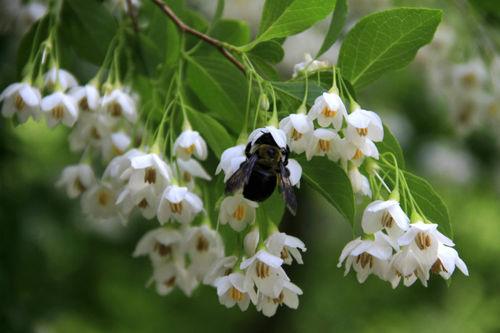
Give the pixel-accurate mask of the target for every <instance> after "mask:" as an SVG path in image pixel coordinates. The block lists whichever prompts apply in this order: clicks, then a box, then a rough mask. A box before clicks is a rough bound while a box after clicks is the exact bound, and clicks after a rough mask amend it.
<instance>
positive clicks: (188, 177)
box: [182, 171, 193, 183]
mask: <svg viewBox="0 0 500 333" xmlns="http://www.w3.org/2000/svg"><path fill="white" fill-rule="evenodd" d="M182 179H183V180H184V181H185V182H186V183H189V182H191V180H192V179H193V176H191V174H190V173H189V172H187V171H185V172H184V173H183V174H182Z"/></svg>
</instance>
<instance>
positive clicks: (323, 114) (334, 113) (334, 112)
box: [308, 92, 347, 131]
mask: <svg viewBox="0 0 500 333" xmlns="http://www.w3.org/2000/svg"><path fill="white" fill-rule="evenodd" d="M308 116H309V118H310V119H311V120H314V119H317V120H318V124H319V125H320V126H321V127H328V126H330V125H332V126H333V128H335V130H336V131H339V130H340V129H341V128H342V121H343V120H344V118H346V117H347V111H346V108H345V105H344V103H343V102H342V100H341V99H340V96H339V95H338V94H337V93H334V92H331V93H330V92H325V93H323V94H322V95H321V96H318V97H317V98H316V100H315V101H314V104H313V106H312V107H311V110H310V111H309V114H308Z"/></svg>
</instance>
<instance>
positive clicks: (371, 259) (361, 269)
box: [337, 231, 396, 283]
mask: <svg viewBox="0 0 500 333" xmlns="http://www.w3.org/2000/svg"><path fill="white" fill-rule="evenodd" d="M395 246H396V245H395V244H393V242H392V241H391V240H390V238H389V237H388V236H387V235H385V234H384V233H382V232H380V231H379V232H377V233H375V235H374V239H373V240H372V239H363V240H362V239H361V238H360V237H358V238H356V239H355V240H352V241H350V242H349V243H347V245H346V246H345V247H344V249H343V250H342V253H341V254H340V258H339V263H338V264H337V267H341V266H342V263H343V262H344V260H345V273H344V275H347V273H349V271H350V270H351V266H352V267H353V269H354V270H355V271H356V273H357V274H356V276H357V278H358V281H359V283H363V282H365V281H366V279H367V278H368V276H369V275H370V274H372V273H373V274H375V275H377V276H378V277H380V278H384V276H385V271H386V268H387V264H388V262H389V259H390V258H391V255H392V249H393V248H394V247H395Z"/></svg>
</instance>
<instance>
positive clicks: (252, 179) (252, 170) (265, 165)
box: [226, 133, 297, 215]
mask: <svg viewBox="0 0 500 333" xmlns="http://www.w3.org/2000/svg"><path fill="white" fill-rule="evenodd" d="M289 154H290V148H288V146H286V148H280V147H279V146H278V145H277V144H276V142H275V141H274V139H273V137H272V135H271V133H263V134H262V135H261V136H260V137H259V138H258V139H257V140H256V141H255V143H254V144H252V143H251V142H250V143H248V144H247V146H246V148H245V155H246V160H245V161H244V162H243V163H242V164H241V165H240V167H239V169H238V170H236V172H235V173H234V174H233V175H232V176H231V177H230V178H229V179H228V180H227V182H226V193H234V192H236V191H238V190H240V189H241V188H243V196H244V197H245V198H246V199H248V200H252V201H257V202H262V201H264V200H266V199H267V198H269V197H270V196H271V195H272V194H273V192H274V189H275V188H276V185H278V188H279V191H280V192H281V193H282V194H283V200H284V201H285V203H286V205H287V207H288V210H289V211H290V213H292V214H293V215H295V213H296V211H297V199H296V198H295V193H294V191H293V187H292V184H291V183H290V179H289V176H290V171H289V170H288V169H287V167H286V166H287V165H288V155H289Z"/></svg>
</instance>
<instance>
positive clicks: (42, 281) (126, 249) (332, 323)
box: [0, 35, 500, 333]
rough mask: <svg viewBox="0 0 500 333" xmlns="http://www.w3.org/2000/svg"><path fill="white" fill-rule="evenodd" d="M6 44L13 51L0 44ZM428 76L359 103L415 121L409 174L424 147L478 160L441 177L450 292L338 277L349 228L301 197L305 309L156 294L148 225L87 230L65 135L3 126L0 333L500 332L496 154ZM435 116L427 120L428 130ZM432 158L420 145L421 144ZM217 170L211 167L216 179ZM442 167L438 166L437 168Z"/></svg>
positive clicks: (437, 179) (400, 78)
mask: <svg viewBox="0 0 500 333" xmlns="http://www.w3.org/2000/svg"><path fill="white" fill-rule="evenodd" d="M12 38H13V36H12V35H3V36H2V37H1V38H0V45H1V47H0V50H1V52H0V61H1V64H2V66H1V69H2V72H1V74H0V89H3V88H4V87H5V86H6V85H7V84H8V83H10V82H13V81H15V80H16V76H15V69H14V68H13V67H14V66H9V64H13V63H14V62H13V61H14V60H13V59H14V58H15V49H13V48H12V46H10V45H11V44H12V43H11V42H12V41H11V40H12ZM4 46H5V47H4ZM426 96H427V95H426V91H425V80H424V77H423V73H422V71H421V70H420V69H419V68H418V67H415V66H411V67H409V68H407V69H405V70H403V71H399V72H397V73H393V74H390V75H388V76H385V77H384V78H383V79H382V80H380V81H379V82H378V83H377V84H375V85H372V86H371V87H370V89H369V91H365V92H363V93H361V95H360V98H359V99H360V101H361V102H362V103H363V105H369V106H370V108H372V109H374V110H377V111H378V112H380V113H381V114H382V116H383V117H385V116H387V117H390V116H391V113H390V112H389V110H404V112H403V111H401V112H400V114H403V115H404V117H405V119H407V120H408V122H409V123H410V124H411V125H412V128H413V136H412V137H411V139H409V141H407V142H406V144H405V146H404V147H405V153H406V155H407V156H406V157H407V159H408V160H409V169H411V170H413V171H416V172H417V173H420V174H422V173H423V172H424V170H420V169H419V167H420V165H421V164H420V163H419V162H420V161H419V160H420V159H421V158H422V151H421V149H420V148H421V147H422V146H423V144H424V143H425V142H433V141H436V140H441V139H443V138H446V140H449V141H451V142H457V145H460V146H461V147H466V149H467V151H468V152H469V153H470V154H471V155H472V156H473V157H474V160H475V161H477V162H476V163H477V172H475V176H474V177H473V178H472V179H469V180H468V181H467V182H451V181H448V180H447V178H446V177H445V175H443V174H441V175H440V174H439V172H437V173H433V174H434V176H433V178H430V180H431V181H432V182H433V184H434V186H435V188H436V190H437V191H438V192H439V193H440V194H441V195H442V196H443V198H444V200H445V202H446V203H447V204H448V205H449V210H450V215H451V218H452V222H453V226H454V231H455V237H454V240H455V242H456V244H457V249H458V251H459V253H460V255H461V257H462V258H463V259H464V261H465V262H466V263H467V265H468V267H469V272H470V277H469V278H466V277H464V276H463V275H461V273H460V272H456V273H455V275H454V277H453V280H452V282H451V284H450V285H449V286H448V285H447V284H446V283H445V282H444V281H443V280H442V279H440V278H435V277H433V278H432V279H431V281H430V285H429V287H428V288H424V287H423V286H421V285H420V284H419V283H418V282H417V283H416V284H415V285H414V286H412V287H411V288H405V287H402V286H400V287H399V288H398V289H396V290H392V289H391V288H390V285H389V284H388V283H384V282H382V281H380V280H378V279H377V278H374V277H371V278H369V279H368V281H367V282H366V283H365V284H362V285H360V284H359V283H358V282H357V281H356V279H355V275H354V274H349V275H348V276H347V277H344V276H343V269H339V268H337V267H336V265H337V260H338V256H339V254H340V251H341V249H342V247H343V246H344V245H345V244H346V242H348V241H349V240H350V239H351V238H352V231H351V229H350V226H349V225H348V224H347V223H346V222H345V221H343V220H342V218H341V217H340V216H339V215H338V214H337V213H336V212H335V211H334V210H333V209H331V208H330V207H329V206H328V205H327V204H326V202H324V201H323V199H321V198H320V197H318V196H316V195H315V194H314V193H309V192H307V191H301V193H300V197H299V200H300V201H299V202H300V204H299V214H298V216H297V217H296V218H293V219H292V218H290V216H287V217H286V218H285V221H284V222H283V223H282V225H281V228H282V229H283V230H284V231H285V232H288V233H291V234H293V235H296V236H298V237H300V238H301V239H303V240H304V242H305V243H306V245H307V248H308V250H307V252H306V253H305V255H304V261H305V264H304V265H295V266H292V267H291V269H289V271H288V272H289V276H290V277H291V279H292V280H293V281H294V282H295V283H296V284H297V285H299V286H300V287H301V288H302V289H303V291H304V295H303V296H302V297H301V298H300V302H301V304H300V307H299V309H298V310H290V309H288V308H281V309H280V310H278V313H277V315H276V316H274V317H273V318H265V317H264V316H262V315H261V314H259V313H257V312H256V311H255V309H254V308H252V307H250V308H249V310H248V311H246V312H240V311H239V309H237V308H233V309H229V310H228V309H226V308H224V307H223V306H221V305H220V304H219V302H218V300H217V296H216V293H215V290H214V289H212V288H210V287H207V286H201V287H199V288H198V289H197V290H196V291H195V293H194V294H193V296H192V297H191V298H187V297H186V296H184V294H182V292H180V291H179V290H176V291H174V292H173V293H172V294H171V295H169V296H168V297H160V296H158V295H157V294H156V293H155V291H154V290H153V289H152V288H146V287H145V284H146V281H147V279H148V278H149V275H150V272H151V271H150V270H151V268H150V264H149V262H148V261H147V260H146V259H133V258H132V257H131V253H132V251H133V249H134V246H135V243H136V242H137V240H138V239H139V238H140V236H141V235H142V234H143V233H144V231H145V230H147V229H150V228H152V227H154V224H153V222H145V221H143V220H137V221H132V223H130V224H129V226H128V227H126V228H123V227H121V226H120V225H103V224H98V223H95V222H91V221H88V220H87V219H86V218H85V217H83V216H82V214H81V209H80V206H79V202H78V200H75V201H70V200H69V199H67V198H66V196H65V195H64V193H63V192H62V191H61V190H59V189H57V188H56V187H55V186H54V183H55V181H56V179H57V178H58V176H59V173H60V171H61V170H62V168H63V167H64V166H65V165H68V164H71V163H75V162H78V157H76V156H74V155H72V154H71V153H70V152H69V150H68V145H67V130H66V129H63V128H58V129H56V130H49V129H47V128H46V126H45V124H44V123H43V122H42V123H39V124H36V123H33V122H29V123H28V124H25V125H23V126H18V127H15V126H14V125H13V124H12V123H11V122H10V121H8V120H5V119H4V118H1V119H0V332H40V333H52V332H54V333H56V332H57V333H65V332H81V333H87V332H89V333H90V332H164V331H171V332H181V331H182V332H184V331H188V332H201V331H202V332H226V331H238V332H260V331H267V332H273V331H283V332H315V331H327V332H331V331H353V332H499V331H500V284H499V283H498V282H499V281H500V264H499V259H498V254H499V253H500V241H499V236H500V223H499V222H500V221H499V220H500V200H499V199H500V197H499V195H498V188H496V187H495V182H494V181H493V178H494V175H495V168H496V167H495V164H494V161H496V160H498V156H497V153H493V156H491V154H492V153H491V152H492V151H493V152H495V150H494V149H493V148H492V150H489V149H488V146H486V147H485V143H486V144H490V143H491V140H489V139H488V138H489V137H488V136H486V137H485V135H486V134H484V133H482V132H481V131H479V132H478V133H475V134H472V135H470V136H468V137H467V138H457V137H456V136H454V135H453V133H452V131H450V127H451V126H452V125H450V123H449V121H448V120H447V119H446V117H445V116H442V113H441V112H442V109H441V108H442V106H441V105H440V104H439V103H435V102H434V101H433V100H432V98H431V97H426ZM429 119H432V121H429ZM424 155H425V148H424ZM211 171H212V172H213V170H211ZM437 171H439V170H437Z"/></svg>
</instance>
